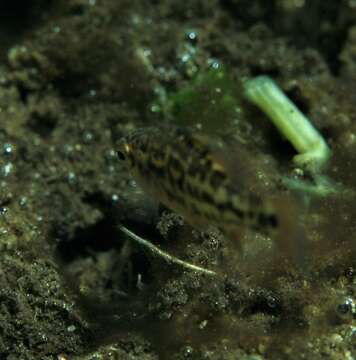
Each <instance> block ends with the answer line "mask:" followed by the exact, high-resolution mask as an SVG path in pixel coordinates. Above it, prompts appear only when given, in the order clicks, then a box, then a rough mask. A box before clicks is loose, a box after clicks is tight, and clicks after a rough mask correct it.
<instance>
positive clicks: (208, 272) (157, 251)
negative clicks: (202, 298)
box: [119, 225, 217, 276]
mask: <svg viewBox="0 0 356 360" xmlns="http://www.w3.org/2000/svg"><path fill="white" fill-rule="evenodd" d="M119 229H120V230H121V231H122V232H123V233H125V234H126V235H127V236H129V237H130V238H131V239H132V240H134V241H136V242H137V243H138V244H140V245H142V246H144V247H146V248H147V249H148V250H150V251H151V252H152V254H154V255H156V256H159V257H161V258H163V259H164V260H166V261H167V262H168V263H171V264H177V265H179V266H182V267H183V268H185V269H188V270H193V271H197V272H200V273H203V274H206V275H210V276H215V275H217V274H216V272H215V271H212V270H208V269H205V268H202V267H200V266H197V265H194V264H190V263H188V262H186V261H183V260H181V259H179V258H177V257H175V256H172V255H170V254H168V253H166V252H164V251H163V250H161V249H160V248H159V247H157V246H155V245H153V244H152V243H150V242H149V241H147V240H145V239H143V238H142V237H140V236H138V235H136V234H135V233H133V232H132V231H130V230H129V229H128V228H126V227H125V226H123V225H119Z"/></svg>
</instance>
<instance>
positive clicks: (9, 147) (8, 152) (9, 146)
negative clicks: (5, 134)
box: [2, 143, 14, 155]
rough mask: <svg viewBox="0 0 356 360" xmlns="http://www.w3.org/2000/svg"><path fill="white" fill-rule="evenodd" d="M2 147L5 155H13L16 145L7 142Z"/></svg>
mask: <svg viewBox="0 0 356 360" xmlns="http://www.w3.org/2000/svg"><path fill="white" fill-rule="evenodd" d="M2 149H3V154H4V155H11V154H12V153H13V152H14V146H13V145H12V144H10V143H5V144H4V145H3V147H2Z"/></svg>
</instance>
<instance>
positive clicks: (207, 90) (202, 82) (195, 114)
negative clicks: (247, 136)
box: [168, 64, 241, 134]
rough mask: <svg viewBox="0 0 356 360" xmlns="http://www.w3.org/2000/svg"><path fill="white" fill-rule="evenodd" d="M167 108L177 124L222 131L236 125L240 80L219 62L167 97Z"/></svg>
mask: <svg viewBox="0 0 356 360" xmlns="http://www.w3.org/2000/svg"><path fill="white" fill-rule="evenodd" d="M168 102H169V104H170V106H169V111H170V112H171V114H172V117H173V118H174V122H175V123H176V124H177V125H180V126H197V125H199V126H201V128H202V130H203V131H204V132H206V133H210V134H222V133H224V132H226V130H227V129H230V128H232V127H233V126H236V122H237V121H238V120H239V117H240V112H241V90H240V87H239V84H238V83H236V81H234V80H233V79H232V78H231V76H230V75H229V71H228V69H226V68H225V67H223V66H222V65H220V64H219V65H218V66H217V68H216V69H215V68H211V69H208V70H206V72H200V73H199V74H198V75H196V77H195V78H193V79H192V80H191V81H190V82H189V83H188V84H187V85H186V86H183V87H182V88H181V89H179V91H177V92H176V93H174V94H172V95H171V96H169V97H168Z"/></svg>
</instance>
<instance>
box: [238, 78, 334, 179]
mask: <svg viewBox="0 0 356 360" xmlns="http://www.w3.org/2000/svg"><path fill="white" fill-rule="evenodd" d="M243 90H244V95H245V97H246V99H247V100H249V101H250V102H252V103H253V104H255V105H257V106H258V107H259V108H260V109H261V110H262V111H263V112H265V113H266V114H267V115H268V116H269V118H270V119H271V121H272V122H273V123H274V125H275V126H276V127H277V128H278V129H279V131H280V132H281V133H282V134H283V135H284V136H285V137H286V138H287V139H288V140H289V141H290V142H291V143H292V145H293V146H294V148H295V149H296V150H297V151H298V152H299V154H298V155H296V156H295V157H294V158H293V161H294V163H295V164H296V165H298V166H301V167H303V168H306V169H308V170H309V171H311V172H312V173H318V172H319V171H320V170H321V169H322V168H323V167H324V166H325V165H326V163H327V161H328V159H329V158H330V155H331V151H330V149H329V147H328V145H327V143H326V142H325V140H324V138H323V137H322V136H321V134H320V133H319V132H318V131H317V130H316V129H315V127H314V126H313V125H312V123H311V122H310V120H309V119H308V118H307V117H306V116H305V115H304V114H303V113H302V112H301V111H300V110H299V109H298V108H297V107H296V106H295V104H294V103H293V102H292V101H291V100H290V99H289V98H288V97H287V96H286V94H285V93H284V92H283V91H282V90H281V89H280V88H279V86H278V85H277V84H276V83H275V82H274V81H273V80H272V79H271V78H270V77H268V76H265V75H261V76H257V77H256V78H253V79H250V80H247V81H246V82H245V83H244V84H243Z"/></svg>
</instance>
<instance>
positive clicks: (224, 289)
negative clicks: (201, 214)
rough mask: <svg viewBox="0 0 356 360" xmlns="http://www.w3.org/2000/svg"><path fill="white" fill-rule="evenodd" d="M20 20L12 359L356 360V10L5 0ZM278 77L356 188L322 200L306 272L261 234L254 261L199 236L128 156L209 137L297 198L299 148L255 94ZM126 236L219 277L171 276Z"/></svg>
mask: <svg viewBox="0 0 356 360" xmlns="http://www.w3.org/2000/svg"><path fill="white" fill-rule="evenodd" d="M0 20H1V21H0V56H1V61H0V152H1V156H0V195H1V196H0V201H1V204H0V205H1V208H0V250H1V256H0V359H7V360H17V359H21V360H35V359H36V360H38V359H41V360H42V359H43V360H49V359H62V360H63V359H68V360H71V359H75V360H84V359H86V360H89V359H91V360H94V359H140V360H144V359H176V360H182V359H197V360H198V359H208V360H218V359H219V360H223V359H226V360H228V359H243V360H262V359H293V360H296V359H316V360H318V359H335V360H339V359H340V360H341V359H349V360H351V359H354V358H355V357H356V346H355V344H356V257H355V250H356V249H355V247H356V245H355V243H356V239H355V229H356V206H355V200H356V197H355V196H354V195H353V194H352V190H355V189H356V185H355V184H356V170H355V164H356V97H355V86H356V71H355V70H356V47H355V37H356V4H355V2H354V1H334V2H332V1H330V2H329V1H317V0H315V1H307V2H303V1H294V0H290V1H277V0H274V1H262V0H261V1H259V0H254V1H246V0H220V1H218V0H204V1H203V0H190V1H178V0H165V1H143V0H142V1H141V0H131V1H127V0H120V1H117V0H68V1H64V0H63V1H61V0H57V1H42V0H36V1H29V2H21V1H17V0H16V1H14V0H13V1H10V0H4V1H1V3H0ZM260 74H267V75H269V76H271V77H273V78H274V79H275V80H276V81H277V82H278V84H279V85H280V86H281V87H282V88H283V90H284V91H285V92H286V93H287V94H288V95H289V96H290V97H291V99H292V100H293V101H294V102H295V103H296V104H297V105H298V106H299V107H300V108H301V110H302V111H303V112H305V113H306V114H307V115H308V116H309V117H310V118H311V119H312V121H313V123H314V124H315V126H316V127H317V128H318V129H319V130H320V131H321V133H322V134H323V135H324V137H325V138H326V140H327V142H328V143H329V145H330V147H331V149H332V152H333V157H332V159H331V161H330V164H329V167H328V169H327V175H328V176H329V178H331V179H332V180H333V181H335V182H339V183H340V184H341V185H342V186H344V187H345V188H348V189H350V190H351V192H350V195H349V196H347V197H345V196H341V195H335V196H329V197H326V198H315V197H311V198H308V199H307V200H308V206H304V207H302V210H301V211H300V219H301V220H300V221H301V223H302V227H303V231H304V233H305V234H306V237H307V243H306V244H304V245H303V246H305V248H303V249H302V250H303V251H304V253H305V254H304V255H305V261H304V263H303V264H301V263H295V262H294V261H292V260H291V259H290V258H288V257H284V256H283V255H281V254H278V251H277V250H276V249H275V248H274V247H273V244H271V240H270V239H268V238H266V237H264V236H263V235H259V234H255V233H249V232H246V233H245V234H241V236H242V237H243V238H244V243H245V244H246V245H245V247H246V249H245V255H244V257H243V258H242V256H241V254H239V253H237V251H236V248H235V247H234V246H233V244H231V242H229V240H228V239H225V238H224V237H223V236H222V235H220V234H219V233H217V232H216V231H214V230H211V231H208V232H206V233H200V232H199V231H197V230H194V229H192V228H191V227H189V226H188V225H187V224H185V223H184V221H183V220H182V219H181V218H180V217H178V216H176V215H175V214H172V213H170V212H169V210H168V209H162V207H161V206H157V204H155V202H154V200H155V199H151V200H150V199H148V198H147V196H146V195H145V194H143V192H142V190H141V189H139V188H138V187H137V186H136V185H135V183H134V182H133V181H132V179H131V178H130V176H129V174H127V173H126V172H124V171H123V169H122V166H121V165H120V162H119V161H118V159H117V156H116V152H115V144H116V143H117V141H118V139H120V137H121V136H122V135H123V134H125V133H126V131H127V130H129V129H131V128H133V127H138V126H146V125H149V126H155V125H158V124H162V123H169V122H172V123H178V124H179V123H181V124H184V125H190V126H196V125H198V124H200V125H201V126H202V127H203V129H205V130H206V131H209V132H216V133H218V134H219V135H221V136H222V137H225V138H226V139H228V140H229V141H239V142H240V143H242V144H244V146H245V148H246V150H247V153H248V154H250V156H249V157H250V158H249V159H246V161H247V162H248V163H250V164H251V168H252V169H254V172H255V173H258V178H259V179H262V182H263V183H264V184H265V192H266V193H269V192H271V193H273V194H276V193H277V194H278V192H279V191H283V189H282V188H283V187H282V186H281V184H280V178H281V177H282V176H291V175H292V174H294V172H293V166H292V162H291V158H292V156H293V155H294V150H293V149H292V147H291V146H290V145H289V144H288V143H287V142H286V141H284V140H283V139H282V138H281V137H280V136H279V134H278V133H277V132H276V130H275V129H274V128H273V126H272V125H271V123H270V122H269V121H268V119H267V118H266V117H265V116H264V115H263V114H261V113H260V112H259V111H258V110H257V109H255V108H254V107H253V106H251V105H250V104H247V103H246V102H244V101H243V100H242V99H241V96H240V90H239V84H240V82H241V79H244V78H246V77H252V76H257V75H260ZM253 187H254V184H251V188H253ZM297 196H299V197H304V194H297ZM152 200H153V201H152ZM120 223H123V224H124V225H125V226H127V227H128V228H130V229H131V230H132V231H134V232H135V233H137V234H138V235H141V236H142V237H144V238H145V239H148V240H150V241H152V242H153V243H155V244H156V245H159V246H161V247H162V249H164V250H165V251H167V252H169V253H171V254H174V255H175V256H178V257H180V258H181V259H184V260H186V261H189V262H191V263H194V264H197V265H199V266H203V267H206V268H208V269H213V270H215V271H217V272H218V274H219V276H217V277H215V278H211V277H208V276H205V275H199V274H196V273H192V272H188V271H184V270H182V269H181V268H179V267H178V266H173V265H169V264H166V263H165V262H164V261H163V260H162V259H159V258H157V257H154V256H152V255H151V254H150V253H148V252H147V251H146V250H145V249H143V248H141V247H139V246H138V245H137V244H134V243H132V242H131V241H130V240H129V239H128V238H127V237H126V236H125V235H124V234H123V233H122V232H121V231H120V230H119V229H118V225H119V224H120ZM286 236H287V235H286ZM271 249H272V250H271Z"/></svg>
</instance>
